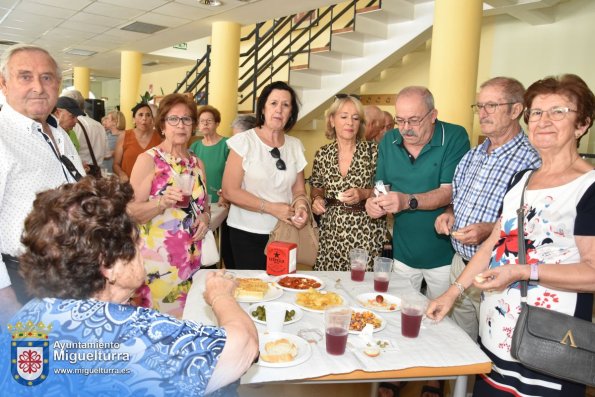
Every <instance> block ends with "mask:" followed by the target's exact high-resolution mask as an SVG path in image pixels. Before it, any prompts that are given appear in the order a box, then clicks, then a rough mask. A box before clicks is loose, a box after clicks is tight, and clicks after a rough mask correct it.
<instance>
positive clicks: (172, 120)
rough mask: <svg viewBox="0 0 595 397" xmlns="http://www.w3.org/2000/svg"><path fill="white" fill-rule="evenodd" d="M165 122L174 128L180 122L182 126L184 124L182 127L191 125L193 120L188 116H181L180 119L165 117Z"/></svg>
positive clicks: (178, 117)
mask: <svg viewBox="0 0 595 397" xmlns="http://www.w3.org/2000/svg"><path fill="white" fill-rule="evenodd" d="M165 121H167V124H169V125H171V126H172V127H175V126H177V125H178V124H180V121H182V124H184V125H192V122H193V121H194V120H193V119H192V117H190V116H182V117H180V116H167V117H166V118H165Z"/></svg>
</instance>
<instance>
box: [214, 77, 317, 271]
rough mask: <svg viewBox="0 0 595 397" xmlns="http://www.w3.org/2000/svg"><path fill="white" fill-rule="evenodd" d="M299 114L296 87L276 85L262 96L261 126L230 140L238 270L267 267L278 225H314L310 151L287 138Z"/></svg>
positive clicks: (227, 188)
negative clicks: (270, 241) (307, 184)
mask: <svg viewBox="0 0 595 397" xmlns="http://www.w3.org/2000/svg"><path fill="white" fill-rule="evenodd" d="M298 112H299V105H298V100H297V96H296V94H295V91H294V90H293V88H291V87H290V86H289V85H287V84H286V83H283V82H281V81H276V82H274V83H271V84H269V85H268V86H266V87H265V88H264V89H263V90H262V92H261V94H260V96H259V97H258V101H257V104H256V118H257V120H258V127H256V128H254V129H252V130H248V131H246V132H244V133H242V134H238V135H235V136H234V137H232V138H230V139H229V140H228V141H227V145H228V146H229V148H230V149H231V150H230V152H229V157H228V158H227V164H226V166H225V172H224V174H223V196H224V197H225V199H227V200H228V201H230V202H231V207H230V210H229V215H228V217H227V224H228V225H229V228H230V240H231V244H232V252H233V257H234V262H235V265H236V268H238V269H263V270H264V269H265V268H266V256H265V253H264V249H265V246H266V244H267V242H268V239H269V233H270V232H271V231H272V230H273V228H274V227H275V225H276V223H277V221H278V220H281V221H283V222H287V223H288V224H293V225H294V226H295V227H297V228H298V229H299V228H302V227H304V225H305V224H306V222H307V221H308V211H307V207H306V203H305V202H304V201H305V200H307V198H306V195H305V192H306V188H305V182H304V168H305V167H306V164H307V163H306V158H305V157H304V146H303V145H302V143H301V142H300V141H299V140H298V139H297V138H294V137H292V136H289V135H286V132H288V131H290V130H291V128H292V127H293V126H294V125H295V123H296V121H297V116H298ZM296 199H297V200H296ZM294 201H295V205H294V206H292V205H291V203H292V202H294Z"/></svg>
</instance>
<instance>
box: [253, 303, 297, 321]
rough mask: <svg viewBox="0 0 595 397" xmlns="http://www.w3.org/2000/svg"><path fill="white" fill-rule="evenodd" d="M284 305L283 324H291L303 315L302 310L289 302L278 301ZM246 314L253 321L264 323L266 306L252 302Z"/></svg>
mask: <svg viewBox="0 0 595 397" xmlns="http://www.w3.org/2000/svg"><path fill="white" fill-rule="evenodd" d="M279 303H283V304H285V305H286V308H285V322H284V323H283V324H285V325H287V324H293V323H295V322H298V321H300V319H301V318H302V317H303V316H304V311H303V310H302V309H300V308H299V307H297V306H296V305H294V304H291V303H284V302H279ZM248 315H249V316H250V317H252V320H254V322H255V323H259V324H266V323H267V321H266V308H265V306H264V304H262V303H254V304H252V305H250V307H249V308H248Z"/></svg>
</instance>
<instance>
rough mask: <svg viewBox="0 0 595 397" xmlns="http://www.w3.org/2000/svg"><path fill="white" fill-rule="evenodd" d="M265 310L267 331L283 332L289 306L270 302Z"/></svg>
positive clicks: (265, 306)
mask: <svg viewBox="0 0 595 397" xmlns="http://www.w3.org/2000/svg"><path fill="white" fill-rule="evenodd" d="M264 309H265V311H266V323H267V331H269V332H281V331H283V324H284V323H285V312H286V310H287V306H286V305H285V304H284V303H282V302H270V303H265V304H264Z"/></svg>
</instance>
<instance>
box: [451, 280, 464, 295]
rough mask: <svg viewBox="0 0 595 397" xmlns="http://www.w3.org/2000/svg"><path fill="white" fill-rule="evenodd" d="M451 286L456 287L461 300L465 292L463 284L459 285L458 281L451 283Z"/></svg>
mask: <svg viewBox="0 0 595 397" xmlns="http://www.w3.org/2000/svg"><path fill="white" fill-rule="evenodd" d="M452 285H454V286H455V287H457V289H458V290H459V298H461V297H462V296H463V293H464V292H465V287H463V284H461V283H459V282H458V281H455V282H453V283H452Z"/></svg>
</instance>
